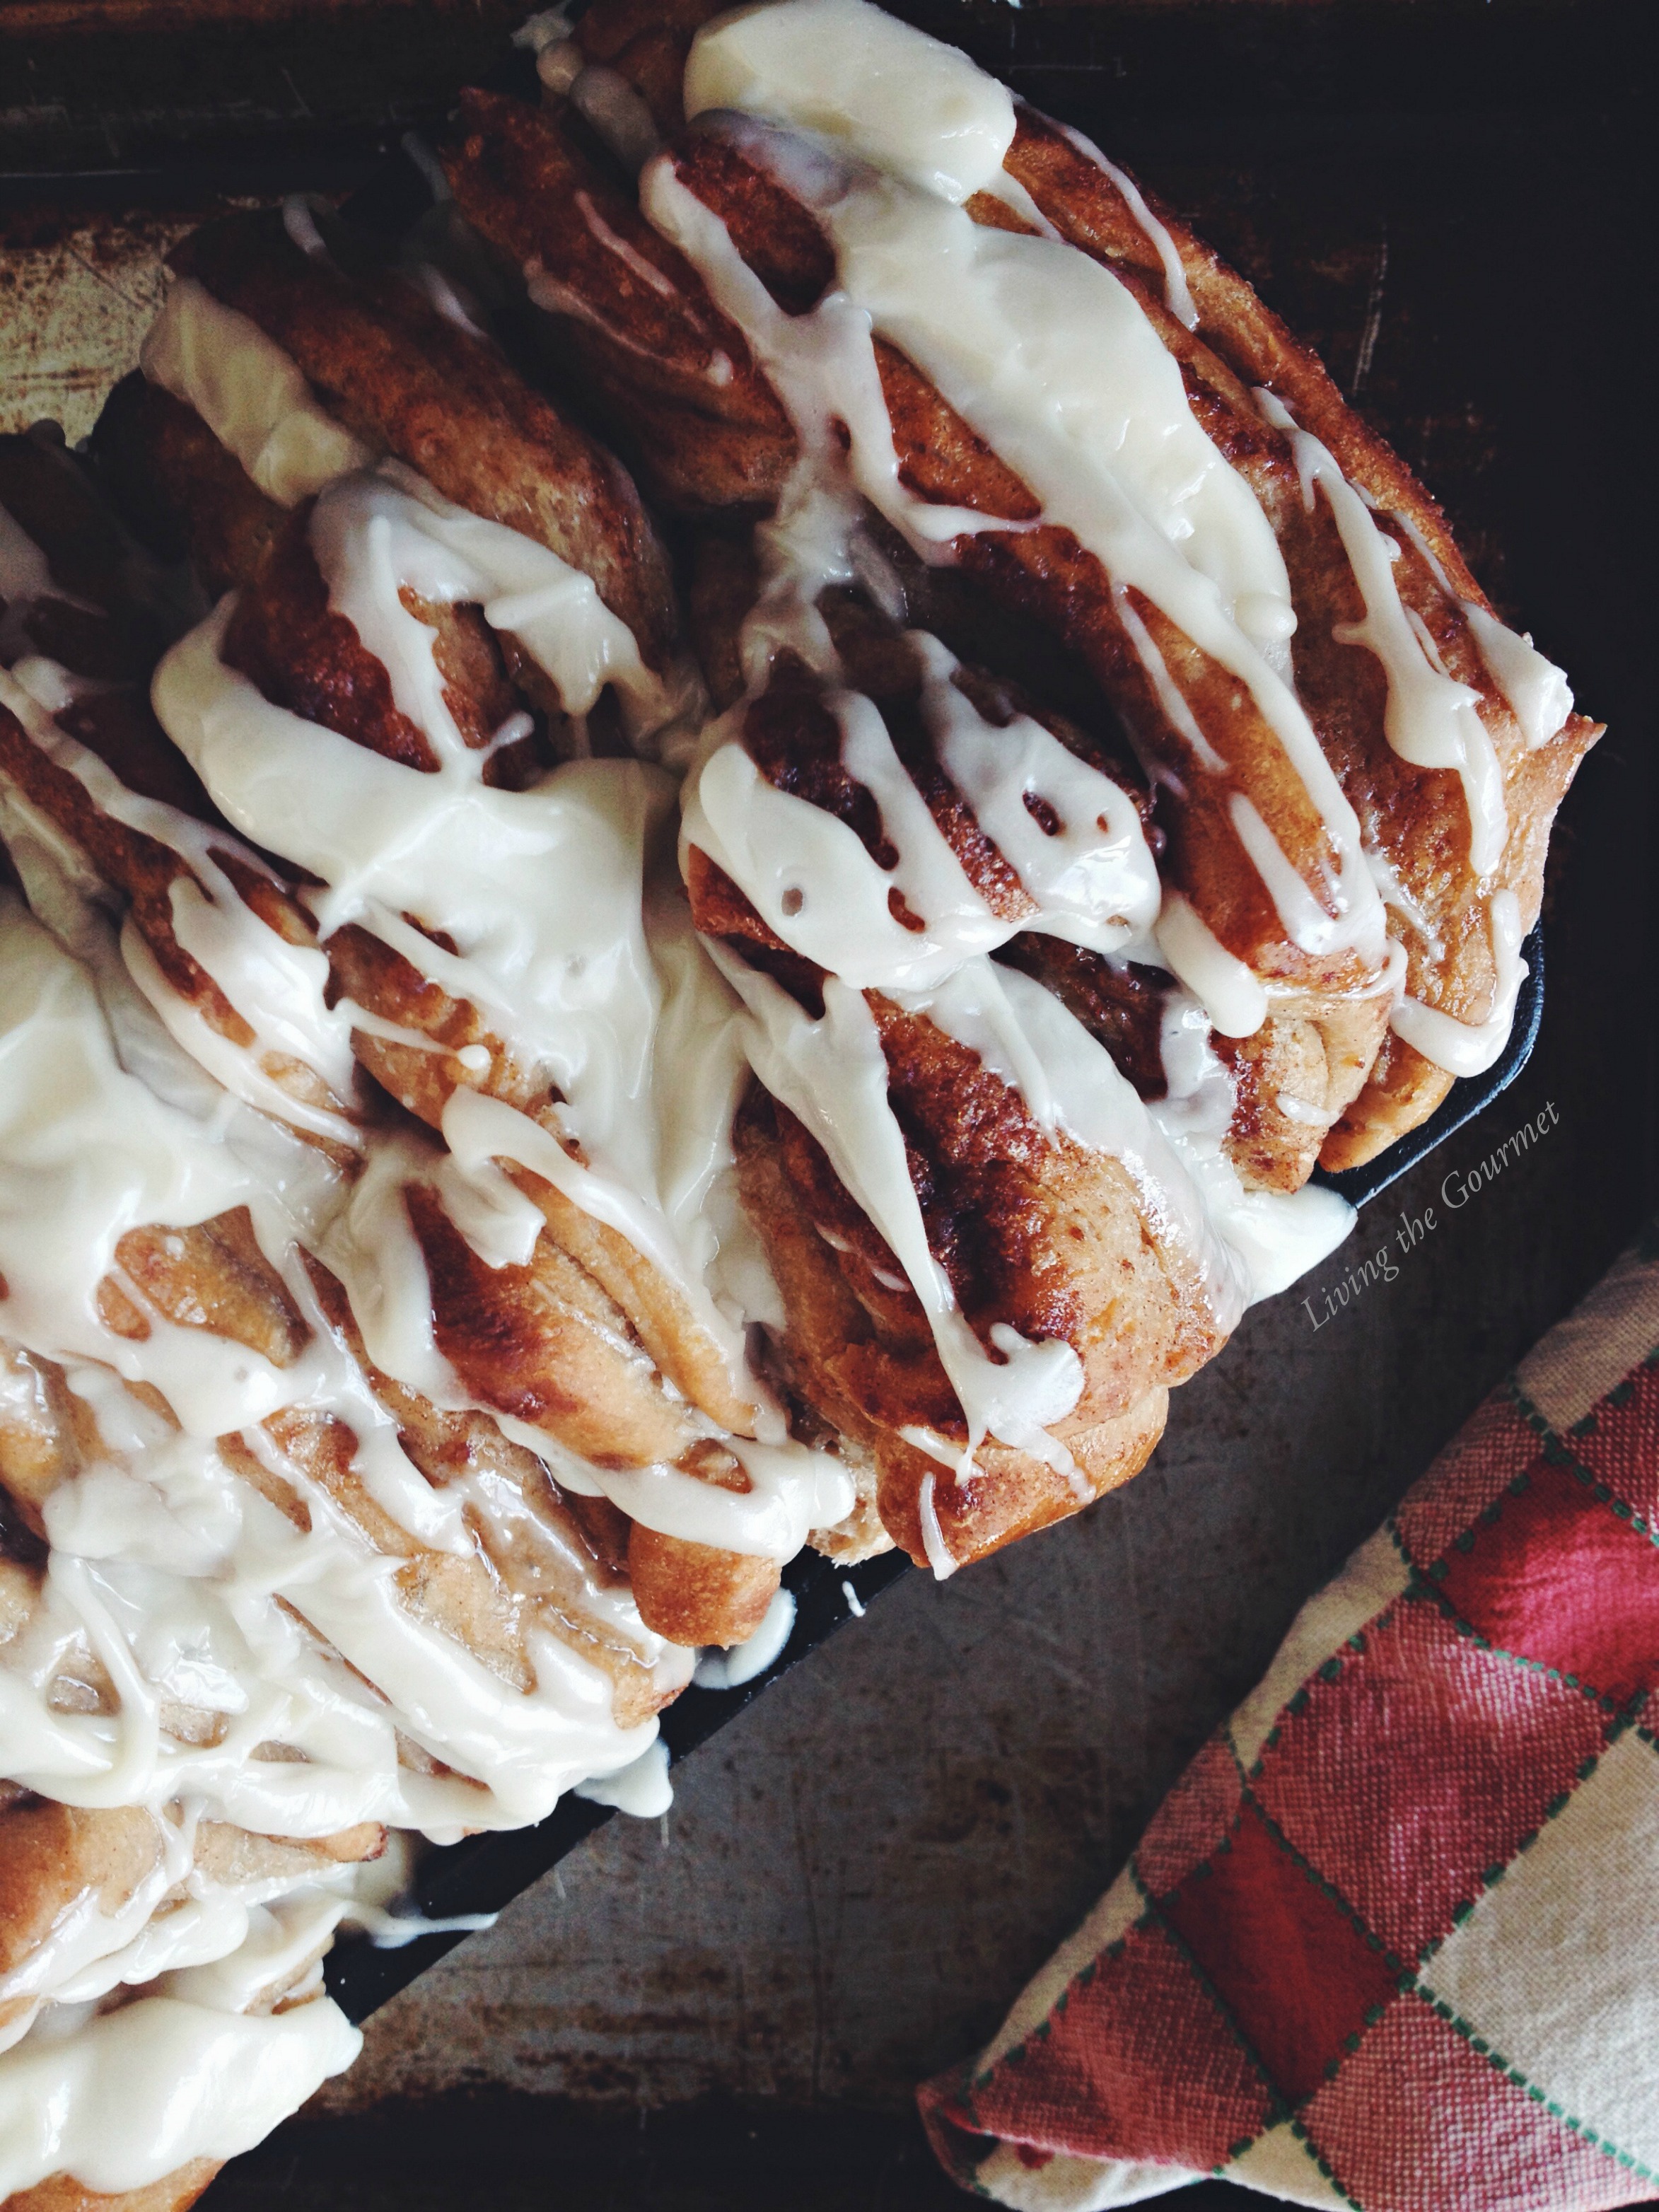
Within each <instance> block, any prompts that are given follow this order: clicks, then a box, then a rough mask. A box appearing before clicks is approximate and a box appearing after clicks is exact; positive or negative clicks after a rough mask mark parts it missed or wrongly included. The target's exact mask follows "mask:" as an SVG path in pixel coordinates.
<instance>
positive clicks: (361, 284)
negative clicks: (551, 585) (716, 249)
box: [173, 215, 673, 668]
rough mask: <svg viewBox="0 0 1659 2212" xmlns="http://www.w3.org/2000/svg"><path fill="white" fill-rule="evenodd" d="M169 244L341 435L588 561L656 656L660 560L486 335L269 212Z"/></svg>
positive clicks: (665, 585)
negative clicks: (323, 257)
mask: <svg viewBox="0 0 1659 2212" xmlns="http://www.w3.org/2000/svg"><path fill="white" fill-rule="evenodd" d="M173 258H174V261H175V264H176V265H177V266H178V267H179V270H180V271H181V272H182V273H183V274H185V275H187V276H193V277H195V278H196V280H197V282H198V283H202V284H204V285H205V286H206V288H207V289H208V290H209V291H210V292H211V293H212V294H213V295H214V296H215V297H216V299H218V300H221V301H223V302H224V304H225V305H226V306H227V307H234V308H236V309H237V310H238V311H239V312H240V313H243V314H246V315H247V316H249V317H251V318H252V320H253V321H254V322H256V323H258V325H259V327H260V329H261V330H263V331H264V332H265V333H266V335H267V336H268V337H271V338H274V339H275V340H276V343H277V344H278V345H280V346H281V347H282V348H283V350H284V351H285V352H286V353H288V354H289V355H290V356H292V357H293V359H294V360H295V362H297V363H298V364H299V367H300V368H301V370H302V371H303V372H304V374H306V376H307V377H308V378H309V379H310V380H311V382H312V384H313V386H314V387H315V388H316V389H317V391H318V392H319V394H320V395H321V396H322V398H324V400H325V404H327V405H328V406H329V408H330V409H331V411H332V412H333V413H334V414H335V415H336V416H337V417H338V419H339V420H340V421H341V422H343V423H344V425H345V426H346V428H348V429H349V430H350V431H351V432H352V433H353V434H354V435H356V437H358V438H361V439H362V440H363V441H365V442H366V443H368V444H369V445H370V446H372V447H376V448H378V449H379V450H380V451H383V452H389V453H394V454H396V455H397V457H398V459H400V460H402V461H404V462H406V463H407V464H408V465H409V466H410V468H413V469H416V470H418V471H419V472H420V473H421V475H422V476H423V477H426V479H427V480H428V483H432V484H434V485H435V486H436V488H437V489H438V490H439V491H441V492H442V493H443V494H444V495H445V497H446V498H448V499H453V500H454V501H456V502H457V503H458V504H459V505H460V506H463V507H468V508H470V509H471V512H472V513H475V514H482V515H484V516H486V517H487V518H488V519H489V520H491V521H495V522H500V523H504V524H506V525H507V526H508V527H509V528H511V529H513V530H519V531H522V532H524V533H525V534H526V536H528V537H531V538H535V539H536V540H537V541H538V543H539V544H543V545H545V546H546V547H547V548H548V549H549V550H550V551H551V552H553V553H556V554H557V555H558V556H559V557H560V559H561V560H562V561H566V562H568V563H569V564H570V566H571V567H572V568H580V570H582V571H583V573H584V574H586V575H589V576H591V577H592V580H593V581H594V583H595V585H596V586H598V588H599V595H600V597H601V598H602V599H604V600H605V604H606V605H607V606H609V607H610V608H611V610H612V611H613V612H614V613H616V614H617V615H619V616H620V617H621V618H622V619H623V622H625V623H627V624H628V626H629V629H631V630H632V631H633V632H634V635H635V638H636V639H637V640H638V641H639V646H640V650H641V653H643V655H644V657H645V659H646V660H647V662H648V663H649V664H650V665H652V666H653V667H654V668H661V667H663V666H664V665H665V663H666V661H667V659H668V655H669V649H670V645H671V639H672V635H673V609H672V602H671V586H670V582H669V577H668V569H667V563H666V561H665V556H664V555H663V552H662V550H661V547H660V546H659V544H658V542H657V539H656V536H655V533H654V532H653V530H652V527H651V525H650V523H649V521H648V520H647V516H646V513H645V511H644V509H643V507H641V504H640V501H639V496H638V495H637V493H636V492H635V489H634V487H633V485H632V484H631V483H629V480H628V477H626V475H625V474H624V473H623V471H622V469H621V468H620V467H619V466H618V465H617V463H616V462H615V461H614V460H613V459H611V456H610V455H609V454H608V453H605V451H604V449H603V448H602V447H599V446H597V445H596V444H595V443H594V442H593V441H592V439H591V438H590V437H589V436H588V435H586V432H585V431H581V430H579V429H577V428H575V426H574V424H572V423H570V422H566V421H565V420H564V418H563V417H562V416H561V415H559V414H558V413H557V412H556V410H555V409H554V408H553V406H552V405H551V404H550V402H549V401H547V400H546V399H544V398H542V397H541V396H540V394H539V393H537V392H532V390H531V388H530V387H529V386H527V385H526V384H525V383H524V381H523V380H522V379H521V378H520V376H519V375H518V374H517V373H516V372H515V371H514V370H513V368H511V367H510V366H509V364H508V363H507V360H506V358H505V357H504V356H502V355H501V354H500V353H499V352H498V351H497V350H496V349H495V347H494V346H492V345H490V344H489V343H488V342H487V341H485V340H483V339H482V338H477V337H473V336H472V335H471V333H470V332H469V331H464V330H461V329H459V328H458V326H457V325H455V324H453V323H452V322H449V321H447V320H446V319H445V318H444V317H443V316H442V315H441V314H440V313H438V311H437V309H436V308H435V307H433V306H431V304H430V303H429V302H428V301H427V300H426V299H425V297H424V296H423V295H422V294H421V293H420V292H418V291H417V290H416V289H415V288H414V287H413V286H412V285H410V284H409V283H405V282H404V280H403V279H402V278H400V277H398V276H375V275H365V276H362V277H360V278H358V279H357V280H356V281H355V282H353V281H349V280H348V279H347V278H346V277H345V276H342V275H341V274H340V273H339V272H338V270H335V269H334V268H332V267H331V266H330V265H327V264H322V263H319V261H316V260H314V259H312V258H309V257H307V255H306V254H304V253H302V252H301V251H300V250H299V248H298V247H297V246H295V245H294V244H293V243H292V241H291V240H289V237H288V235H287V233H286V232H285V230H284V229H283V223H282V219H281V217H280V216H277V215H271V216H230V217H227V218H226V219H225V220H224V221H222V222H216V223H213V224H210V225H209V226H208V227H207V228H204V229H203V230H199V231H197V232H195V233H194V234H192V235H191V237H190V238H189V239H187V240H185V243H184V244H183V245H182V246H180V247H179V248H178V249H177V251H176V252H175V254H174V257H173Z"/></svg>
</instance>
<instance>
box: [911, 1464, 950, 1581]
mask: <svg viewBox="0 0 1659 2212" xmlns="http://www.w3.org/2000/svg"><path fill="white" fill-rule="evenodd" d="M938 1483H939V1477H938V1476H937V1475H936V1474H934V1473H933V1469H932V1468H929V1469H928V1470H927V1474H924V1475H923V1476H922V1478H921V1488H920V1489H919V1490H918V1491H917V1492H916V1510H917V1512H918V1514H919V1516H920V1517H921V1548H922V1550H923V1552H924V1553H926V1554H927V1564H928V1565H929V1567H930V1568H931V1569H932V1570H933V1580H934V1581H935V1582H936V1583H948V1582H949V1581H950V1579H951V1576H952V1575H953V1574H955V1572H956V1571H957V1560H956V1559H954V1558H953V1557H952V1556H951V1549H950V1547H949V1546H948V1545H947V1544H946V1542H945V1532H944V1530H943V1529H942V1528H940V1527H939V1507H938V1505H937V1504H936V1503H935V1502H934V1498H933V1492H934V1491H935V1489H936V1488H937V1486H938Z"/></svg>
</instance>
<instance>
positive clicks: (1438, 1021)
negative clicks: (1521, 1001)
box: [1389, 890, 1527, 1075]
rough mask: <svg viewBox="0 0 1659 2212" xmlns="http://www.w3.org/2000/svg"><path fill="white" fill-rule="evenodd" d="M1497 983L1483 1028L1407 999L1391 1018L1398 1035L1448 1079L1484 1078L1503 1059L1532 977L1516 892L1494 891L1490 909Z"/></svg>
mask: <svg viewBox="0 0 1659 2212" xmlns="http://www.w3.org/2000/svg"><path fill="white" fill-rule="evenodd" d="M1486 924H1487V927H1488V929H1489V931H1490V933H1491V941H1492V966H1493V969H1494V971H1495V975H1496V981H1495V982H1494V985H1493V988H1492V1011H1491V1012H1490V1013H1489V1014H1488V1015H1487V1016H1486V1020H1485V1021H1483V1022H1461V1021H1458V1020H1456V1019H1455V1018H1454V1017H1453V1016H1452V1015H1450V1014H1447V1013H1443V1012H1441V1011H1440V1010H1439V1009H1438V1008H1437V1007H1435V1006H1425V1005H1424V1004H1423V1002H1422V1000H1420V999H1411V998H1405V997H1402V998H1401V1000H1400V1001H1399V1003H1398V1005H1397V1006H1395V1010H1394V1012H1393V1014H1392V1015H1391V1016H1390V1018H1389V1027H1390V1028H1391V1029H1392V1030H1393V1031H1394V1033H1395V1036H1398V1037H1401V1038H1403V1040H1404V1041H1405V1042H1406V1043H1407V1044H1408V1045H1410V1046H1411V1047H1412V1048H1413V1050H1415V1051H1417V1052H1420V1053H1421V1054H1422V1055H1423V1057H1424V1059H1425V1060H1431V1061H1432V1062H1433V1063H1434V1065H1435V1066H1437V1067H1440V1068H1443V1069H1444V1070H1445V1072H1446V1073H1447V1074H1448V1075H1484V1074H1485V1073H1486V1070H1487V1069H1488V1068H1489V1067H1492V1066H1496V1065H1497V1063H1498V1060H1500V1059H1501V1058H1502V1057H1503V1053H1504V1046H1505V1045H1506V1044H1508V1042H1509V1041H1510V1030H1511V1028H1512V1027H1513V1026H1514V1022H1515V1002H1516V998H1517V997H1518V996H1519V994H1520V990H1521V985H1522V981H1524V980H1525V977H1526V974H1527V963H1526V962H1525V961H1524V960H1523V959H1522V957H1521V945H1522V939H1524V937H1525V936H1526V932H1525V930H1524V929H1523V928H1522V926H1521V908H1520V903H1519V902H1518V901H1517V899H1516V896H1515V893H1514V892H1513V891H1511V890H1499V891H1494V892H1493V893H1492V897H1491V898H1490V900H1489V901H1488V902H1487V905H1486Z"/></svg>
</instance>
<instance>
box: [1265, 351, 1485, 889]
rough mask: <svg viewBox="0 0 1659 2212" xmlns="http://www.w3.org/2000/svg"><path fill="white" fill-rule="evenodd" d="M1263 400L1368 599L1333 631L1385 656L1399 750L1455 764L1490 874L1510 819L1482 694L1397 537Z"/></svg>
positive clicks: (1389, 727)
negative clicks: (1415, 587)
mask: <svg viewBox="0 0 1659 2212" xmlns="http://www.w3.org/2000/svg"><path fill="white" fill-rule="evenodd" d="M1256 402H1257V404H1258V406H1259V407H1260V408H1261V414H1262V417H1263V419H1264V420H1265V421H1267V422H1270V423H1272V424H1273V427H1274V428H1277V429H1280V430H1283V431H1285V433H1286V434H1287V435H1288V436H1289V438H1290V441H1291V451H1292V453H1294V455H1295V458H1296V464H1297V471H1298V472H1299V473H1300V476H1301V478H1302V487H1303V497H1304V500H1305V501H1307V502H1308V504H1309V506H1310V507H1311V505H1312V502H1313V498H1314V494H1315V490H1316V487H1317V488H1319V489H1323V491H1324V494H1325V497H1326V499H1327V500H1328V502H1329V504H1330V509H1331V513H1332V516H1333V518H1334V520H1335V523H1336V526H1337V530H1338V532H1339V533H1340V537H1341V539H1342V549H1343V550H1344V552H1345V553H1346V555H1347V556H1348V565H1349V567H1350V568H1352V571H1353V579H1354V581H1355V583H1356V584H1357V585H1358V587H1359V594H1360V598H1361V599H1362V600H1363V601H1364V608H1365V613H1364V619H1363V620H1362V621H1360V622H1357V623H1340V624H1339V625H1338V626H1337V627H1336V629H1334V630H1333V631H1332V633H1331V635H1333V637H1334V638H1335V640H1336V641H1337V643H1338V644H1339V645H1363V646H1364V647H1366V648H1367V650H1368V651H1370V652H1371V653H1375V654H1376V658H1377V659H1378V660H1379V661H1380V662H1381V663H1382V665H1383V673H1384V674H1385V675H1386V677H1387V678H1388V684H1389V703H1388V708H1387V710H1386V714H1385V717H1384V725H1383V726H1384V728H1385V730H1386V732H1387V734H1388V739H1389V744H1391V745H1392V746H1393V748H1394V750H1395V752H1397V753H1398V754H1399V755H1400V757H1401V759H1402V760H1406V761H1409V762H1410V763H1412V765H1413V767H1414V768H1425V769H1452V770H1454V771H1455V774H1456V775H1458V777H1459V778H1460V779H1461V781H1462V786H1463V796H1464V799H1465V802H1466V803H1467V805H1468V816H1469V866H1470V868H1471V870H1472V871H1473V872H1474V874H1475V875H1476V876H1480V877H1485V876H1489V875H1491V874H1492V872H1493V870H1494V869H1495V868H1496V867H1497V866H1498V863H1499V862H1500V861H1501V860H1502V859H1503V857H1504V844H1505V842H1507V839H1508V836H1509V819H1508V815H1507V811H1506V810H1505V807H1504V775H1503V770H1502V769H1501V768H1500V767H1499V765H1498V755H1497V752H1496V750H1495V749H1494V747H1493V745H1492V738H1491V736H1490V734H1489V733H1488V732H1487V729H1486V724H1485V723H1484V722H1483V721H1482V720H1481V719H1480V693H1479V692H1478V691H1475V690H1471V689H1470V687H1469V686H1468V684H1460V683H1458V682H1457V681H1456V680H1455V678H1453V677H1451V676H1449V675H1448V674H1447V672H1446V670H1445V666H1444V665H1443V662H1442V661H1441V659H1440V655H1439V653H1438V651H1437V648H1436V647H1435V644H1434V641H1433V638H1432V637H1431V635H1429V632H1428V629H1427V626H1426V625H1425V623H1423V622H1422V620H1421V618H1420V617H1419V618H1417V619H1416V620H1413V615H1412V611H1410V610H1408V609H1407V607H1405V606H1404V605H1402V603H1401V597H1400V586H1399V584H1398V583H1397V581H1396V580H1395V573H1394V564H1395V561H1396V560H1397V559H1398V558H1399V549H1398V546H1397V544H1396V542H1395V540H1394V539H1393V538H1390V537H1389V535H1388V533H1387V532H1386V531H1383V530H1381V529H1379V528H1378V526H1377V523H1376V517H1375V515H1374V514H1373V513H1372V512H1371V509H1370V507H1369V506H1368V505H1367V504H1366V502H1365V501H1364V500H1363V499H1362V498H1361V497H1360V495H1359V494H1358V492H1357V491H1356V490H1355V489H1354V488H1353V486H1352V484H1351V483H1349V482H1348V480H1347V478H1346V477H1345V476H1344V475H1343V473H1342V471H1341V470H1340V468H1339V467H1338V465H1337V463H1336V461H1335V459H1334V457H1333V455H1332V454H1331V453H1330V451H1329V449H1328V447H1325V446H1323V445H1322V444H1321V443H1320V441H1319V440H1318V439H1317V438H1316V437H1314V436H1313V435H1312V434H1311V433H1310V431H1307V430H1303V429H1300V428H1297V423H1296V420H1295V417H1294V416H1292V415H1291V412H1290V410H1289V409H1288V408H1287V407H1285V404H1284V403H1283V402H1282V401H1281V400H1279V399H1277V398H1274V396H1273V393H1272V392H1266V391H1261V392H1257V394H1256Z"/></svg>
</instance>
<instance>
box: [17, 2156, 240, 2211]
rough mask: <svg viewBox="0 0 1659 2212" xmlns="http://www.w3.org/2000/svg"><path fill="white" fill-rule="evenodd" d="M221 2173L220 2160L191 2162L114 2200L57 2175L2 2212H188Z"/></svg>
mask: <svg viewBox="0 0 1659 2212" xmlns="http://www.w3.org/2000/svg"><path fill="white" fill-rule="evenodd" d="M218 2171H219V2161H218V2160H217V2159H211V2158H197V2159H192V2160H191V2163H190V2164H189V2165H188V2166H180V2167H179V2169H178V2171H177V2172H173V2173H168V2174H164V2175H163V2176H162V2178H161V2180H160V2181H152V2182H151V2183H150V2184H149V2187H148V2188H144V2189H123V2190H121V2191H118V2193H117V2194H116V2195H114V2196H112V2197H111V2196H106V2195H101V2194H100V2193H99V2192H98V2191H96V2190H92V2189H87V2188H85V2187H83V2186H82V2184H81V2183H80V2182H78V2181H76V2179H74V2177H73V2176H72V2175H70V2174H67V2173H55V2174H53V2175H52V2177H51V2179H49V2180H46V2181H41V2182H37V2183H36V2185H35V2186H34V2187H33V2189H20V2190H18V2191H15V2193H14V2194H13V2195H11V2196H10V2197H7V2199H6V2201H5V2203H3V2204H0V2212H189V2208H190V2207H191V2205H192V2204H194V2203H196V2201H197V2198H198V2197H200V2196H201V2195H202V2194H203V2192H204V2191H205V2190H206V2188H207V2185H208V2184H209V2183H210V2181H211V2180H212V2179H213V2178H214V2176H215V2175H216V2173H217V2172H218Z"/></svg>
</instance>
